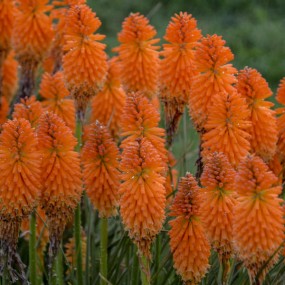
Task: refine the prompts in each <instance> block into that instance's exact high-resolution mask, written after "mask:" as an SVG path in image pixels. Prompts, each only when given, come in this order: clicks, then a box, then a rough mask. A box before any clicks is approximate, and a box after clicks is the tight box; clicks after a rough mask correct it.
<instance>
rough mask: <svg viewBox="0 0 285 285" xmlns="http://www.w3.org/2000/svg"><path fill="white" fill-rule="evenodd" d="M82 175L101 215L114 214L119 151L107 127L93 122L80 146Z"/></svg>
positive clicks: (117, 187)
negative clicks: (81, 147) (81, 146)
mask: <svg viewBox="0 0 285 285" xmlns="http://www.w3.org/2000/svg"><path fill="white" fill-rule="evenodd" d="M82 164H83V167H84V171H83V178H84V181H85V187H86V192H87V195H88V197H89V198H90V200H91V202H92V204H93V205H94V207H95V208H96V209H98V211H99V215H100V216H101V217H105V218H108V217H110V216H112V215H115V214H116V212H117V210H116V207H117V206H118V201H119V194H118V190H119V186H120V172H119V170H118V169H119V150H118V148H117V146H116V144H115V142H114V141H113V139H112V137H111V135H110V134H109V132H108V130H107V128H106V127H105V126H103V125H102V124H100V123H99V122H96V123H94V124H92V125H91V126H90V130H89V135H88V138H87V141H86V142H85V145H84V147H83V149H82Z"/></svg>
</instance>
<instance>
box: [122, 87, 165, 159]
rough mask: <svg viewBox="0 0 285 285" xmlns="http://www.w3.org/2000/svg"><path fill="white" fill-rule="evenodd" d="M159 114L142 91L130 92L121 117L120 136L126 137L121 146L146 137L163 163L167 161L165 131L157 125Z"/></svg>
mask: <svg viewBox="0 0 285 285" xmlns="http://www.w3.org/2000/svg"><path fill="white" fill-rule="evenodd" d="M159 120H160V116H159V113H158V111H157V110H156V108H155V107H154V106H153V105H152V104H151V103H150V101H149V100H148V99H147V98H146V97H145V96H143V94H142V93H139V92H136V93H130V94H128V96H127V100H126V105H125V108H124V110H123V114H122V118H121V127H122V134H121V136H122V137H126V138H125V139H124V140H123V142H122V144H121V147H122V148H125V146H126V145H128V144H129V143H130V142H133V141H135V140H136V139H137V138H145V139H147V140H148V141H149V142H150V143H151V144H152V145H153V146H154V147H155V149H156V150H157V151H158V153H159V155H160V157H161V160H162V162H163V163H164V164H166V163H167V161H168V157H167V156H168V155H167V150H166V149H165V146H164V145H165V140H164V135H165V131H164V129H162V128H159V127H158V124H159Z"/></svg>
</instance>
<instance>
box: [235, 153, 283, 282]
mask: <svg viewBox="0 0 285 285" xmlns="http://www.w3.org/2000/svg"><path fill="white" fill-rule="evenodd" d="M277 182H278V178H277V177H276V176H275V175H274V174H273V173H272V172H271V171H270V170H269V169H268V167H267V165H266V164H265V163H264V162H263V160H262V159H261V158H260V157H257V156H248V157H247V158H246V159H245V160H244V161H243V162H241V163H240V165H239V169H238V173H237V177H236V181H235V190H236V191H237V194H238V198H237V204H236V206H235V208H234V220H233V223H234V224H233V230H234V243H235V246H236V251H237V253H238V256H239V258H240V259H241V260H242V261H243V262H244V265H245V266H246V267H247V269H248V270H249V272H250V275H251V277H252V278H254V277H255V276H256V274H257V272H258V271H259V270H260V268H261V267H263V266H264V265H265V264H266V263H267V261H268V260H270V258H271V256H272V255H273V254H274V253H275V251H276V250H277V249H278V247H279V246H280V245H281V244H282V242H283V239H284V221H283V210H282V207H281V203H282V201H283V200H282V199H281V198H279V197H278V195H279V194H280V193H281V191H282V187H281V186H280V185H278V186H276V184H277ZM277 260H278V254H276V255H275V256H274V257H273V259H272V260H271V261H270V262H269V264H268V265H267V266H266V269H265V270H263V272H264V274H263V276H261V279H263V278H264V277H265V276H264V275H265V274H266V272H268V270H269V269H270V267H271V266H272V265H273V264H274V263H275V262H276V261H277Z"/></svg>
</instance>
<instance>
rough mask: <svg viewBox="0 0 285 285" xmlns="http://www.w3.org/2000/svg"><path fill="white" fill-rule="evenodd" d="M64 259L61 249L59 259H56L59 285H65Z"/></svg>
mask: <svg viewBox="0 0 285 285" xmlns="http://www.w3.org/2000/svg"><path fill="white" fill-rule="evenodd" d="M62 262H63V258H62V251H61V248H60V250H59V252H58V254H57V257H56V259H55V266H56V268H55V269H56V280H57V282H56V283H57V285H63V284H64V281H63V266H62Z"/></svg>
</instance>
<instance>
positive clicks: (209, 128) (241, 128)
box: [202, 92, 251, 167]
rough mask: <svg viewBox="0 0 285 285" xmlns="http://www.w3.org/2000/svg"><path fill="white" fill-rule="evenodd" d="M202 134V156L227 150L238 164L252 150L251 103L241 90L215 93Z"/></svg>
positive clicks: (231, 159) (233, 163)
mask: <svg viewBox="0 0 285 285" xmlns="http://www.w3.org/2000/svg"><path fill="white" fill-rule="evenodd" d="M208 111H209V116H208V120H207V123H206V124H205V131H206V133H205V134H203V136H202V141H203V143H202V147H203V152H202V156H203V157H206V155H207V153H209V152H214V151H218V152H223V153H224V154H225V155H226V156H227V157H228V159H229V161H230V163H231V164H232V165H233V166H234V167H236V166H237V165H238V164H239V162H240V161H241V160H242V159H243V158H244V157H245V156H246V155H247V154H248V152H249V150H250V141H249V140H250V134H249V132H250V129H251V122H250V121H249V120H248V119H249V115H250V112H249V110H248V107H247V104H246V102H245V100H244V98H242V97H241V96H240V95H239V94H238V93H236V92H232V93H229V94H227V93H225V92H222V93H218V94H216V95H215V96H213V105H212V106H211V107H210V108H209V110H208Z"/></svg>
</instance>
